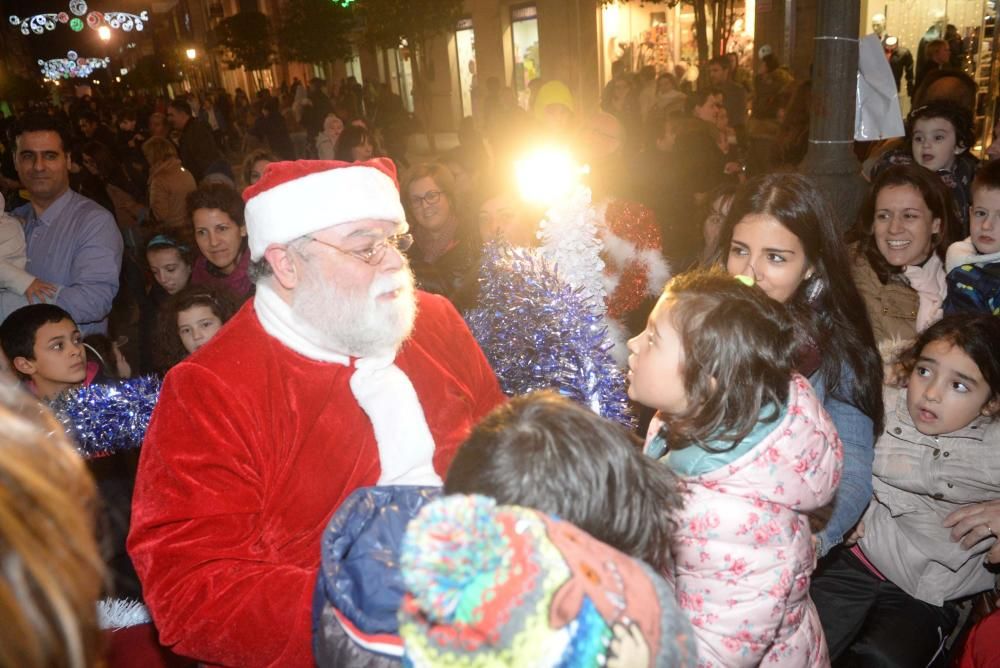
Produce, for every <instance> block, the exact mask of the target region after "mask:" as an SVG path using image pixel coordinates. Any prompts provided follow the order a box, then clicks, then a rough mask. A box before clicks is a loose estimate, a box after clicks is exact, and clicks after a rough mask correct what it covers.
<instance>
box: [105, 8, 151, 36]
mask: <svg viewBox="0 0 1000 668" xmlns="http://www.w3.org/2000/svg"><path fill="white" fill-rule="evenodd" d="M94 13H95V14H96V13H97V12H94ZM104 20H105V21H106V22H107V24H108V26H110V27H111V28H113V29H114V30H119V29H121V30H124V31H125V32H132V29H133V28H134V29H135V30H137V31H141V30H142V29H143V28H145V27H146V26H145V22H147V21H149V12H147V11H145V10H143V11H142V12H140V13H139V14H129V13H127V12H104Z"/></svg>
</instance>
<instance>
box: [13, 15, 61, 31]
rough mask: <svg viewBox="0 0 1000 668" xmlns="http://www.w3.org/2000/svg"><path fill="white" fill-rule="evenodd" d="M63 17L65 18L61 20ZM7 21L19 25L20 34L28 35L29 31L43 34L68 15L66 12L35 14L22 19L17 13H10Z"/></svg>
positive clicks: (54, 27)
mask: <svg viewBox="0 0 1000 668" xmlns="http://www.w3.org/2000/svg"><path fill="white" fill-rule="evenodd" d="M64 17H65V20H63V18H64ZM8 21H10V24H11V25H12V26H15V27H20V29H21V34H22V35H30V34H31V33H35V34H36V35H43V34H45V32H46V31H51V30H55V29H56V25H58V24H59V23H66V22H67V21H69V15H68V14H66V12H59V13H52V14H35V15H34V16H28V17H26V18H23V19H22V18H21V17H19V16H17V15H11V16H10V17H9V18H8Z"/></svg>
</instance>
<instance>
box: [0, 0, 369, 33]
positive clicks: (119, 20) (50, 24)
mask: <svg viewBox="0 0 1000 668" xmlns="http://www.w3.org/2000/svg"><path fill="white" fill-rule="evenodd" d="M340 1H341V2H344V1H346V2H353V0H340ZM69 11H70V13H72V14H73V15H74V16H73V18H70V15H69V13H67V12H58V13H46V14H35V15H34V16H28V17H26V18H23V19H22V18H21V17H19V16H17V15H11V16H10V17H8V20H9V21H10V24H11V25H12V26H15V27H18V28H20V29H21V34H22V35H30V34H31V33H34V34H36V35H42V34H44V33H46V32H48V31H52V30H55V29H56V26H58V25H59V24H60V23H69V27H70V30H72V31H73V32H80V31H81V30H83V19H81V18H80V17H81V16H83V15H85V14H86V18H87V26H89V27H90V28H91V29H93V30H97V29H99V28H100V27H101V26H103V25H107V26H109V27H110V28H111V29H113V30H124V31H125V32H132V31H133V30H136V31H141V30H142V29H143V28H145V27H146V23H148V22H149V12H147V11H145V10H143V11H142V12H140V13H138V14H131V13H129V12H104V13H101V12H97V11H94V12H90V13H89V14H88V13H87V3H86V0H70V3H69Z"/></svg>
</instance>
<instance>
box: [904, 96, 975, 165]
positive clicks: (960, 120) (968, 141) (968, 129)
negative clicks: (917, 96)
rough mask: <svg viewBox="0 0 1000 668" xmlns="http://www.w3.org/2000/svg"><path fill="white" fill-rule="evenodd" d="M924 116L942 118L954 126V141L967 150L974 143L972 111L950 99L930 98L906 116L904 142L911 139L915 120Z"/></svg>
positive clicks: (908, 141) (924, 117)
mask: <svg viewBox="0 0 1000 668" xmlns="http://www.w3.org/2000/svg"><path fill="white" fill-rule="evenodd" d="M926 118H943V119H944V120H946V121H948V122H949V123H951V126H952V127H953V128H955V142H956V144H957V145H960V146H964V147H965V151H966V152H968V151H969V149H970V148H972V147H973V146H974V145H975V143H976V135H975V128H974V127H973V122H972V112H971V111H969V110H968V109H966V108H965V107H963V106H962V105H960V104H956V103H955V102H952V101H951V100H932V101H931V102H928V103H927V104H925V105H923V106H922V107H916V108H915V109H913V111H911V112H910V115H909V116H907V117H906V143H907V145H909V144H910V143H911V142H912V141H913V127H914V126H915V125H916V123H917V121H919V120H922V119H926Z"/></svg>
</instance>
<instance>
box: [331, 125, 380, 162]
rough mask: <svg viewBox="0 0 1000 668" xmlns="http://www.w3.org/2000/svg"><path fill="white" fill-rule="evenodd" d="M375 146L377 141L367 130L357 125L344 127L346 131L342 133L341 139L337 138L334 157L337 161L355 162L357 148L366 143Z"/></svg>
mask: <svg viewBox="0 0 1000 668" xmlns="http://www.w3.org/2000/svg"><path fill="white" fill-rule="evenodd" d="M366 140H367V141H368V143H370V144H372V146H374V145H375V141H374V140H373V139H372V136H371V133H370V132H368V130H366V129H365V128H359V127H358V126H357V125H347V126H345V127H344V131H343V132H341V133H340V137H338V138H337V146H336V148H334V151H333V157H334V159H336V160H341V161H343V162H354V154H353V150H354V147H355V146H361V145H362V144H364V143H365V141H366Z"/></svg>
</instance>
